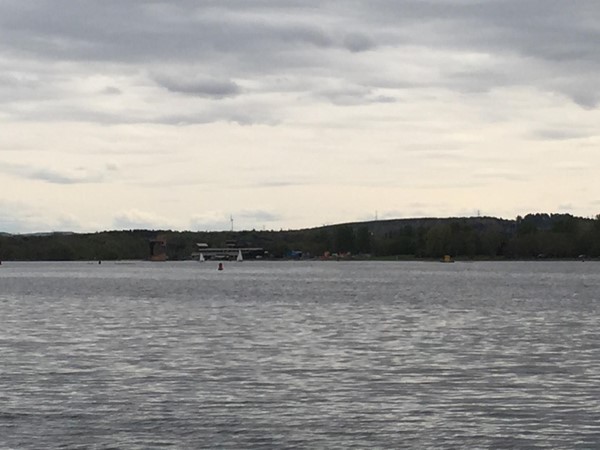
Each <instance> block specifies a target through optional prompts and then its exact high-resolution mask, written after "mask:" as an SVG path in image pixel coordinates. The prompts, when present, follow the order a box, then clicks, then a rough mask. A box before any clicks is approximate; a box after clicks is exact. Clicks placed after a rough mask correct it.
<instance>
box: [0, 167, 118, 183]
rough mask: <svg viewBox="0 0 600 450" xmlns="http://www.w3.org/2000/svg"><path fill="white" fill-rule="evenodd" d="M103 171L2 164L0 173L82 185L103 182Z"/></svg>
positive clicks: (48, 181) (49, 181)
mask: <svg viewBox="0 0 600 450" xmlns="http://www.w3.org/2000/svg"><path fill="white" fill-rule="evenodd" d="M106 170H110V169H106V168H105V169H104V170H103V171H88V170H85V169H83V168H78V169H76V170H74V171H66V170H58V169H54V168H49V167H31V166H27V165H24V164H8V163H4V164H2V167H1V168H0V171H2V172H4V173H8V174H11V175H13V176H17V177H21V178H28V179H31V180H39V181H44V182H47V183H51V184H84V183H98V182H101V181H104V179H105V175H104V173H103V172H104V171H106Z"/></svg>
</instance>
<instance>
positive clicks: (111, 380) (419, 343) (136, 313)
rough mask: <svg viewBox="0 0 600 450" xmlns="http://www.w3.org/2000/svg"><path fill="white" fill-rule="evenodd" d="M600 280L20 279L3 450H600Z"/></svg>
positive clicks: (160, 274)
mask: <svg viewBox="0 0 600 450" xmlns="http://www.w3.org/2000/svg"><path fill="white" fill-rule="evenodd" d="M599 269H600V265H599V264H598V263H589V262H586V263H581V262H578V263H575V262H573V263H550V262H545V263H456V264H438V263H376V262H369V263H347V262H341V263H332V262H328V263H321V262H318V263H316V262H315V263H298V262H294V263H271V262H260V263H258V262H256V263H255V262H245V263H243V264H236V263H229V264H226V267H225V270H224V271H223V272H218V271H217V270H216V265H215V264H212V263H204V264H198V263H189V262H186V263H164V264H162V263H157V264H151V263H130V264H124V263H121V264H119V263H109V262H105V263H103V264H102V265H97V264H87V263H60V264H59V263H6V262H5V263H4V264H3V265H2V267H1V268H0V318H1V319H2V320H1V324H2V327H1V329H0V361H1V362H0V364H1V368H2V370H1V372H0V448H53V447H61V446H62V447H63V448H78V446H79V447H80V448H90V447H92V448H94V447H95V448H110V447H114V448H160V447H165V446H173V447H174V448H288V447H302V448H323V447H326V448H366V447H376V448H398V447H414V448H425V447H437V448H440V447H441V448H467V447H468V448H475V447H479V448H481V447H501V448H515V447H518V448H534V447H535V448H590V447H595V446H596V445H598V444H597V443H598V442H600V401H599V400H598V399H600V346H599V342H600V326H599V325H600V302H599V300H600V299H599V298H598V293H600V270H599Z"/></svg>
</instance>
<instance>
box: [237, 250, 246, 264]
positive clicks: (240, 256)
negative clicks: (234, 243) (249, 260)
mask: <svg viewBox="0 0 600 450" xmlns="http://www.w3.org/2000/svg"><path fill="white" fill-rule="evenodd" d="M243 260H244V258H242V251H241V250H238V255H237V259H236V261H237V262H242V261H243Z"/></svg>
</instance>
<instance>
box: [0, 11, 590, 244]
mask: <svg viewBox="0 0 600 450" xmlns="http://www.w3.org/2000/svg"><path fill="white" fill-rule="evenodd" d="M599 49H600V4H599V3H598V1H597V0H569V1H565V0H453V1H450V0H368V1H367V0H346V1H336V0H331V1H322V0H320V1H315V0H277V1H275V0H218V1H217V0H194V1H192V0H170V1H153V0H101V1H100V0H93V1H92V0H36V1H23V0H0V186H1V189H0V232H10V233H29V232H44V231H75V232H90V231H92V232H93V231H100V230H108V229H132V228H149V229H159V228H161V229H173V230H193V231H202V230H228V229H230V228H231V227H232V225H233V228H234V229H235V230H243V229H256V230H262V229H267V230H271V229H274V230H279V229H297V228H305V227H316V226H321V225H324V224H334V223H343V222H354V221H363V220H373V219H375V218H378V219H380V220H381V219H393V218H406V217H457V216H459V217H462V216H474V215H478V214H480V215H485V216H496V217H504V218H509V219H510V218H515V217H516V216H517V215H524V214H527V213H533V212H548V213H570V214H573V215H577V216H584V217H591V216H595V215H596V214H598V213H600V182H599V181H598V174H599V173H600V172H599V169H600V151H599V150H600V147H599V146H600V76H599V75H598V74H600V51H599ZM231 219H233V223H232V221H231Z"/></svg>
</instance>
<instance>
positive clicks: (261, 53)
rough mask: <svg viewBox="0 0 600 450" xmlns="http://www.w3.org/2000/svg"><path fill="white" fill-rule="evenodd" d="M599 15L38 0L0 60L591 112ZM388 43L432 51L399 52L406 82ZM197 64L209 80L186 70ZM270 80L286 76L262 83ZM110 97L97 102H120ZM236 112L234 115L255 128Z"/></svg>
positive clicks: (205, 88) (198, 84)
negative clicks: (455, 96) (511, 95)
mask: <svg viewBox="0 0 600 450" xmlns="http://www.w3.org/2000/svg"><path fill="white" fill-rule="evenodd" d="M598 11H599V10H598V7H597V3H596V1H595V0H577V1H572V2H565V1H564V0H488V1H485V2H483V1H467V0H463V1H455V2H448V1H446V0H443V1H442V0H427V1H424V0H395V1H392V0H371V1H368V2H367V1H358V2H352V5H351V7H349V5H348V4H347V3H344V2H329V3H327V2H326V3H323V2H318V1H316V0H307V1H304V2H300V1H298V0H280V1H278V2H272V1H266V0H245V1H243V2H242V1H237V0H236V1H231V0H230V1H203V2H194V1H191V0H176V1H173V2H169V3H165V2H162V1H145V2H138V1H131V0H125V1H117V0H107V1H103V2H98V1H93V0H78V1H77V2H72V1H71V0H38V1H36V2H35V5H34V4H32V3H30V2H23V1H21V0H4V1H3V2H1V3H0V52H1V53H2V54H3V55H5V56H4V58H9V59H8V60H7V61H8V64H9V65H14V64H17V65H20V64H22V65H24V66H34V68H35V67H36V65H37V70H38V72H39V73H40V74H43V73H45V71H46V69H47V68H48V69H50V70H56V71H57V72H60V70H64V69H61V67H63V66H59V65H58V64H57V65H55V64H53V63H54V62H55V61H56V62H62V63H67V64H68V65H69V66H70V67H77V70H81V71H83V72H85V71H86V70H89V71H91V72H93V71H95V72H104V71H114V72H115V73H122V72H123V71H129V72H131V71H135V70H139V71H140V72H144V73H154V74H156V73H159V74H164V69H165V67H173V66H175V69H174V70H173V71H172V73H171V75H169V76H166V75H160V76H155V78H154V81H155V82H156V83H158V84H159V85H160V86H162V87H163V88H165V89H167V90H168V91H170V92H176V93H181V94H186V95H193V96H200V97H205V98H209V99H221V98H231V97H236V96H240V94H241V93H242V89H241V88H240V85H238V84H237V83H236V82H235V81H233V80H242V79H244V80H248V81H249V82H250V84H251V85H253V86H254V88H255V89H257V90H260V91H262V92H281V90H282V89H283V90H287V89H289V88H290V87H291V86H294V87H295V88H296V89H299V90H300V92H302V93H303V94H308V95H313V96H314V95H317V96H322V98H328V99H329V100H330V101H332V102H333V103H335V104H340V105H358V104H362V103H373V102H387V101H394V96H393V95H389V94H386V95H380V94H379V93H377V89H378V88H382V87H385V88H390V89H411V88H413V87H417V88H422V87H436V88H446V89H450V90H456V91H460V92H466V93H472V92H487V91H490V90H491V89H493V88H496V87H506V86H519V87H522V86H531V87H534V88H535V89H542V90H547V91H551V92H558V93H560V94H562V95H564V96H566V97H568V98H569V99H571V100H572V101H573V102H575V103H576V104H578V105H580V106H581V107H582V108H584V109H592V108H596V107H597V106H598V103H599V101H600V94H598V92H600V81H598V78H597V76H596V74H597V73H598V71H599V70H600V53H599V52H598V51H597V49H598V46H599V45H600V29H598V27H597V26H596V23H597V19H598V17H599V15H600V14H599V13H598ZM383 48H384V49H388V50H392V51H394V52H395V55H396V57H398V58H400V59H401V58H402V55H403V52H402V50H403V49H413V50H414V49H421V50H427V51H432V52H434V53H435V54H436V55H440V56H439V57H436V56H434V57H431V59H428V60H423V61H412V60H411V59H410V56H406V58H407V60H406V63H407V64H408V65H410V64H417V63H418V64H420V65H421V67H420V70H419V71H418V72H417V73H418V75H413V76H411V75H410V74H407V73H402V72H401V71H398V70H397V69H396V67H395V66H394V65H393V64H391V61H387V60H385V59H384V58H383V57H377V55H378V53H377V50H379V49H383ZM339 50H345V51H339ZM369 50H370V51H369ZM449 54H452V55H454V58H455V59H454V60H453V61H452V62H453V66H452V67H448V66H447V65H446V60H444V55H449ZM472 54H479V55H487V56H488V58H489V61H477V62H475V63H471V62H469V61H468V56H469V55H472ZM463 55H464V58H462V56H463ZM463 59H464V60H463ZM90 62H91V63H97V64H96V66H95V67H94V68H93V69H92V68H87V63H90ZM1 63H2V61H1V60H0V64H1ZM193 67H202V68H203V70H202V73H205V74H210V76H209V77H208V78H203V77H196V76H193V75H192V76H190V75H189V74H190V68H193ZM53 68H54V69H53ZM179 69H184V70H182V71H181V72H179ZM186 69H187V70H186ZM17 72H19V71H18V70H17V71H15V72H14V73H17ZM422 72H426V73H425V74H424V75H422V76H421V73H422ZM14 73H13V75H11V76H10V77H8V78H7V77H6V76H4V78H5V79H7V81H8V82H9V83H13V84H14V83H17V84H18V85H19V86H20V88H19V89H25V88H24V86H29V88H32V87H33V88H35V89H37V88H38V86H39V84H38V82H39V81H40V80H36V79H35V77H34V78H29V79H24V78H19V77H18V76H17V77H16V78H15V76H14ZM32 73H34V74H35V70H34V71H33V72H32ZM192 73H193V72H192ZM275 77H282V78H287V79H288V80H289V81H288V83H287V84H282V85H278V84H271V83H270V81H271V80H272V79H273V78H275ZM322 78H329V79H335V80H338V81H339V82H340V85H343V86H364V91H363V92H360V89H358V88H354V89H356V91H355V92H351V91H349V90H347V91H346V92H343V91H344V89H347V88H344V87H343V86H342V87H341V88H339V89H340V90H339V91H337V92H335V91H331V90H329V91H328V88H327V87H325V88H323V87H322V86H319V84H318V80H319V79H322ZM61 80H62V81H61ZM298 80H303V81H304V80H309V81H308V82H305V83H302V82H299V81H298ZM43 82H44V83H43V84H44V86H45V87H44V89H45V90H50V89H54V90H55V92H54V94H55V95H54V96H52V95H49V97H50V98H52V99H55V98H60V95H59V94H65V95H66V96H68V95H73V94H69V93H68V89H65V88H64V86H62V85H61V83H64V79H63V78H62V77H61V74H60V73H57V76H56V78H53V79H50V80H48V79H46V78H44V80H43ZM242 85H243V86H245V84H242ZM107 89H108V90H106V91H105V92H104V93H105V94H109V93H112V94H118V92H117V91H115V90H111V89H110V88H107ZM5 91H6V89H5V90H4V91H3V90H2V89H1V88H0V101H2V100H3V99H10V100H13V101H18V100H20V98H19V97H23V98H25V99H35V98H39V96H40V93H39V92H35V93H33V92H29V93H26V92H23V91H19V92H18V93H17V94H15V93H14V92H13V93H11V92H5ZM148 95H152V94H148ZM36 96H37V97H36ZM53 101H54V100H53ZM268 106H270V105H268ZM257 109H258V108H257ZM37 111H38V109H37V108H35V111H34V112H29V114H37ZM88 113H89V114H88V115H89V117H90V120H94V119H93V113H97V114H99V116H101V114H100V113H99V112H97V111H89V112H88ZM264 114H265V113H263V115H264ZM122 115H123V116H126V113H123V114H122ZM229 116H231V115H229ZM243 116H244V117H239V118H237V119H235V120H238V121H240V123H242V122H247V123H254V122H255V121H256V119H253V118H251V117H250V118H247V117H245V114H244V115H243ZM98 120H101V117H100V118H99V119H98ZM116 120H122V121H125V122H127V121H129V120H134V119H131V118H127V117H122V118H121V119H116ZM143 120H150V121H151V120H153V118H145V119H143ZM259 120H260V119H259Z"/></svg>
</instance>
